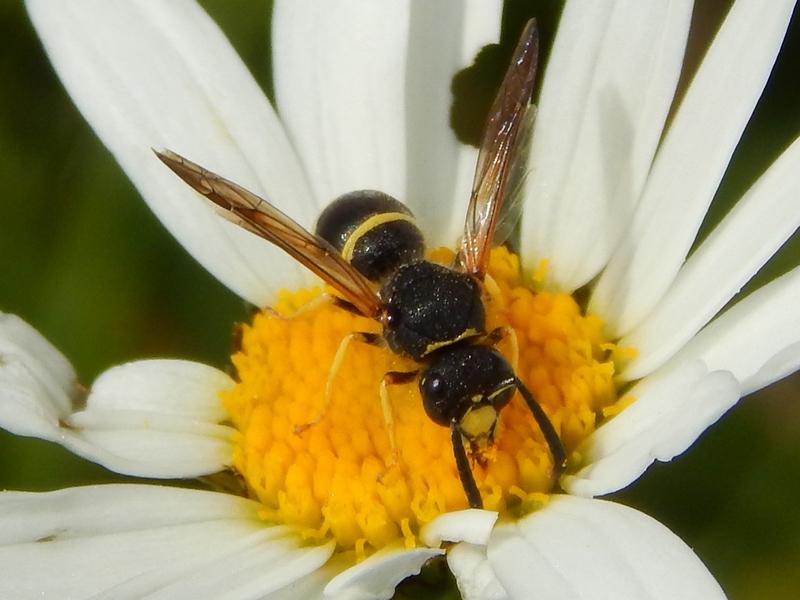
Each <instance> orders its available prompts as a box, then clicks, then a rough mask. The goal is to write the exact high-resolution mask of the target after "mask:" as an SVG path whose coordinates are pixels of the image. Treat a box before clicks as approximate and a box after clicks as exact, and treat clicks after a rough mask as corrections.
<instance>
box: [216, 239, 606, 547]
mask: <svg viewBox="0 0 800 600" xmlns="http://www.w3.org/2000/svg"><path fill="white" fill-rule="evenodd" d="M434 254H435V255H434V257H433V258H432V260H437V258H436V257H437V256H438V257H439V258H438V259H440V260H443V258H442V256H443V255H442V254H441V253H439V254H436V253H434ZM523 279H524V277H523V276H522V274H521V271H520V267H519V260H518V258H517V257H516V256H515V255H514V254H511V253H510V252H508V251H507V250H505V249H503V248H498V249H496V250H494V251H493V253H492V259H491V265H490V269H489V273H488V276H487V278H486V285H485V288H486V293H485V305H486V310H487V328H488V330H490V331H493V330H502V331H504V332H505V334H504V335H503V336H502V339H500V341H499V342H497V348H498V349H499V350H500V351H501V352H502V353H503V354H504V355H505V356H506V358H507V359H508V360H509V362H510V364H511V365H512V366H513V367H514V369H515V371H516V373H517V375H518V376H519V378H520V379H521V380H522V381H523V382H524V383H525V385H526V386H527V387H528V388H529V389H530V391H531V392H532V393H533V395H534V397H535V398H536V399H537V401H538V402H539V404H540V405H541V406H542V408H543V409H544V411H545V412H546V413H547V415H548V417H549V419H550V420H551V422H552V423H553V425H554V427H555V429H556V431H557V432H558V433H559V435H560V437H561V440H562V442H563V444H564V446H565V448H566V449H567V452H568V454H569V453H571V452H572V451H573V450H574V449H575V448H576V447H577V445H578V444H579V443H580V442H581V441H582V440H583V439H584V438H585V437H586V436H587V435H589V434H590V433H591V432H592V431H594V429H595V426H596V422H597V420H598V419H599V418H601V417H602V416H603V411H604V410H606V412H608V409H609V407H611V406H613V405H614V404H615V402H616V400H617V390H616V388H615V386H614V382H613V376H614V364H613V362H612V357H613V355H614V346H613V344H611V343H610V342H609V340H607V339H604V338H603V337H602V334H601V331H602V324H603V323H602V321H601V320H600V319H599V318H597V317H594V316H592V315H584V314H583V313H582V311H581V309H580V307H579V305H578V304H577V303H576V301H575V300H574V299H573V298H572V297H571V296H568V295H564V294H560V295H558V294H556V295H553V294H548V293H544V292H534V291H533V290H532V289H531V288H530V287H529V286H526V285H524V284H523ZM528 279H530V278H528ZM357 332H374V333H380V327H379V325H378V324H377V323H376V322H375V321H373V320H371V319H367V318H364V317H362V316H359V315H356V314H353V313H352V312H349V311H348V310H346V309H344V308H342V307H341V305H340V304H337V303H335V302H333V301H332V296H331V295H330V294H329V293H326V290H324V289H322V288H313V289H304V290H300V291H296V292H292V293H289V292H283V293H282V294H281V295H280V297H279V299H278V301H277V302H276V304H275V305H274V306H272V307H270V308H268V309H265V310H263V311H261V312H260V313H258V314H257V315H256V316H255V318H254V320H253V322H252V324H251V325H245V326H244V327H243V331H242V336H241V347H240V350H239V351H238V352H237V353H236V354H235V355H234V356H233V359H232V360H233V365H234V367H235V369H236V376H237V385H236V386H235V387H234V389H233V390H231V391H229V392H224V393H223V396H222V398H223V402H224V405H225V408H226V410H227V411H228V414H229V415H230V420H231V422H232V423H233V424H234V426H235V428H236V429H237V434H236V438H235V440H234V442H235V444H234V456H233V463H232V464H233V467H234V469H235V470H236V471H237V472H238V473H239V475H240V476H241V478H242V479H243V481H244V482H245V484H246V488H247V490H248V493H249V494H250V495H251V496H252V497H253V498H255V499H257V500H258V501H259V502H261V503H262V504H263V506H264V511H263V517H264V519H265V520H267V521H269V522H271V523H281V524H288V525H293V526H295V527H298V528H299V529H300V530H301V531H302V532H303V534H304V536H305V537H306V538H307V539H309V540H310V541H313V542H315V543H320V542H323V541H326V540H330V539H334V540H335V541H336V544H337V547H338V548H339V549H340V550H343V551H351V550H352V551H354V552H355V553H356V554H357V555H359V556H365V555H367V554H369V553H371V552H372V551H374V550H375V549H379V548H382V547H384V546H386V545H387V544H389V543H392V542H396V541H398V540H401V541H403V542H404V543H405V544H406V546H407V547H413V546H415V545H416V543H417V534H418V532H419V530H420V528H421V527H422V526H424V525H425V524H427V523H429V522H430V521H431V520H433V519H434V518H435V517H437V516H438V515H441V514H442V513H445V512H450V511H455V510H460V509H464V508H468V503H467V498H466V495H465V492H464V489H463V487H462V484H461V481H460V479H459V476H458V471H457V469H456V464H455V459H454V456H453V448H452V444H451V441H450V430H449V429H448V428H447V427H442V426H440V425H437V424H436V423H434V422H433V421H431V419H430V418H429V417H428V416H427V415H426V413H425V411H424V409H423V405H422V400H421V398H420V394H419V390H418V383H417V378H416V377H405V378H402V380H401V381H399V382H398V380H397V379H399V378H396V380H394V381H392V382H389V383H386V379H387V378H386V375H387V373H389V372H401V373H409V372H413V371H414V370H415V369H417V368H418V367H419V365H417V364H416V363H414V362H413V361H410V360H408V359H404V358H402V357H399V356H396V355H395V354H393V353H392V352H391V351H390V350H389V349H388V348H385V347H382V346H381V345H380V344H378V345H373V344H367V343H364V342H363V341H361V340H359V339H358V338H352V334H353V333H357ZM348 340H349V341H348ZM343 344H344V347H343ZM342 347H343V350H340V348H342ZM337 353H338V355H339V360H336V361H335V360H334V359H335V357H336V356H337ZM334 363H336V364H335V365H334ZM406 380H407V381H406ZM382 382H384V383H385V385H384V387H385V390H386V396H387V397H388V403H383V402H382V400H381V384H382ZM386 404H388V406H386ZM470 459H471V467H472V472H473V474H474V476H475V480H476V483H477V484H478V488H479V490H480V492H481V497H482V498H483V502H484V507H485V508H486V509H488V510H496V511H499V512H501V513H503V512H508V511H519V510H520V505H521V504H524V503H525V502H526V501H532V502H541V499H542V498H546V495H547V494H550V493H553V492H554V491H557V482H555V481H554V480H553V476H552V474H553V460H552V456H551V453H550V450H549V448H548V446H547V444H546V442H545V440H544V437H543V436H542V433H541V431H540V430H539V428H538V427H537V425H536V422H535V420H534V419H533V417H532V415H531V413H530V410H529V409H528V407H527V405H526V404H525V402H524V400H523V399H522V398H521V397H520V395H519V394H516V395H515V397H514V398H513V399H512V400H511V402H510V403H509V404H508V405H507V406H506V407H505V408H503V410H502V411H501V413H500V422H499V426H498V430H497V435H496V438H495V441H494V443H493V444H492V445H491V447H488V448H486V449H485V450H484V451H482V453H481V456H471V457H470ZM537 499H538V500H537Z"/></svg>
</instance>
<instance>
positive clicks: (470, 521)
mask: <svg viewBox="0 0 800 600" xmlns="http://www.w3.org/2000/svg"><path fill="white" fill-rule="evenodd" d="M497 517H498V514H497V513H496V512H494V511H491V510H479V509H476V508H470V509H467V510H460V511H457V512H452V513H445V514H443V515H440V516H438V517H436V518H435V519H434V520H433V521H431V522H430V523H428V524H427V525H426V526H425V527H423V528H422V531H420V534H419V537H420V539H421V540H422V541H423V542H424V543H425V544H426V545H427V546H430V547H431V548H438V547H439V546H440V545H441V543H442V542H469V543H470V544H477V545H484V546H485V545H486V543H487V542H488V541H489V534H491V532H492V527H494V524H495V523H496V522H497Z"/></svg>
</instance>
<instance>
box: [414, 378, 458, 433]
mask: <svg viewBox="0 0 800 600" xmlns="http://www.w3.org/2000/svg"><path fill="white" fill-rule="evenodd" d="M450 388H451V386H450V385H448V383H447V380H446V379H445V377H443V376H442V375H441V374H440V373H430V374H429V373H426V374H425V375H423V376H422V379H420V381H419V391H420V394H421V395H422V405H423V406H424V407H425V412H426V413H428V417H430V419H431V420H432V421H433V422H434V423H438V424H439V425H449V424H450V421H451V420H452V418H453V416H454V415H453V414H451V413H452V412H453V402H452V401H451V399H450V394H451V389H450Z"/></svg>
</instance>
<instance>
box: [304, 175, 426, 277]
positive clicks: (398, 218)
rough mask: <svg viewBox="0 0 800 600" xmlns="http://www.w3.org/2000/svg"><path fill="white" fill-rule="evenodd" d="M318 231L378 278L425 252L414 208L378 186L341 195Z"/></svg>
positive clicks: (320, 221)
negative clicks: (378, 189) (377, 189)
mask: <svg viewBox="0 0 800 600" xmlns="http://www.w3.org/2000/svg"><path fill="white" fill-rule="evenodd" d="M315 233H316V234H317V235H318V236H319V237H321V238H322V239H324V240H325V241H327V242H328V243H330V244H331V245H332V246H333V247H334V248H336V250H338V251H339V253H340V254H341V255H342V257H343V258H344V259H345V260H346V261H348V262H349V263H350V264H352V265H353V266H354V267H355V268H356V269H357V270H358V271H360V272H361V274H362V275H364V276H365V277H366V278H367V279H369V280H370V281H374V282H382V281H384V280H385V279H386V278H387V277H389V276H390V275H391V274H392V273H393V272H394V271H395V270H396V269H397V268H398V267H399V266H400V265H403V264H406V263H410V262H412V261H415V260H418V259H420V258H422V257H423V255H424V253H425V239H424V237H423V235H422V232H421V231H420V230H419V227H417V225H416V223H415V222H414V215H413V214H412V213H411V211H410V210H408V208H407V207H406V206H405V205H404V204H403V203H402V202H400V201H398V200H396V199H394V198H392V197H391V196H389V195H388V194H384V193H383V192H379V191H376V190H359V191H356V192H350V193H348V194H344V195H343V196H339V197H338V198H337V199H336V200H334V201H333V202H332V203H331V204H330V205H328V207H327V208H326V209H325V210H324V211H323V212H322V214H321V215H320V217H319V219H318V220H317V225H316V228H315Z"/></svg>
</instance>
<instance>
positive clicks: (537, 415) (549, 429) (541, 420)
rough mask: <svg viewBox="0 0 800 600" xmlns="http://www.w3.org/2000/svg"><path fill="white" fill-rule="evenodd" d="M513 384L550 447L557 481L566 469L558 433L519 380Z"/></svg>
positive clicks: (564, 453) (564, 455)
mask: <svg viewBox="0 0 800 600" xmlns="http://www.w3.org/2000/svg"><path fill="white" fill-rule="evenodd" d="M515 384H516V386H517V389H518V390H519V391H520V393H521V394H522V397H523V398H525V403H526V404H527V405H528V408H529V409H530V410H531V412H532V413H533V418H534V419H536V423H537V424H538V425H539V429H540V430H541V431H542V434H543V435H544V439H545V441H546V442H547V445H548V446H549V447H550V453H551V454H552V455H553V478H554V479H555V480H556V481H558V479H559V477H561V476H562V475H563V474H564V470H565V469H566V468H567V452H566V450H564V446H563V444H562V443H561V438H560V437H558V433H556V429H555V427H553V424H552V423H551V422H550V419H548V418H547V414H546V413H545V412H544V410H543V409H542V407H541V406H540V405H539V403H538V402H537V401H536V399H535V398H534V397H533V394H531V392H530V390H529V389H528V388H526V387H525V384H524V383H522V381H520V379H519V378H517V379H516V381H515Z"/></svg>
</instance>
